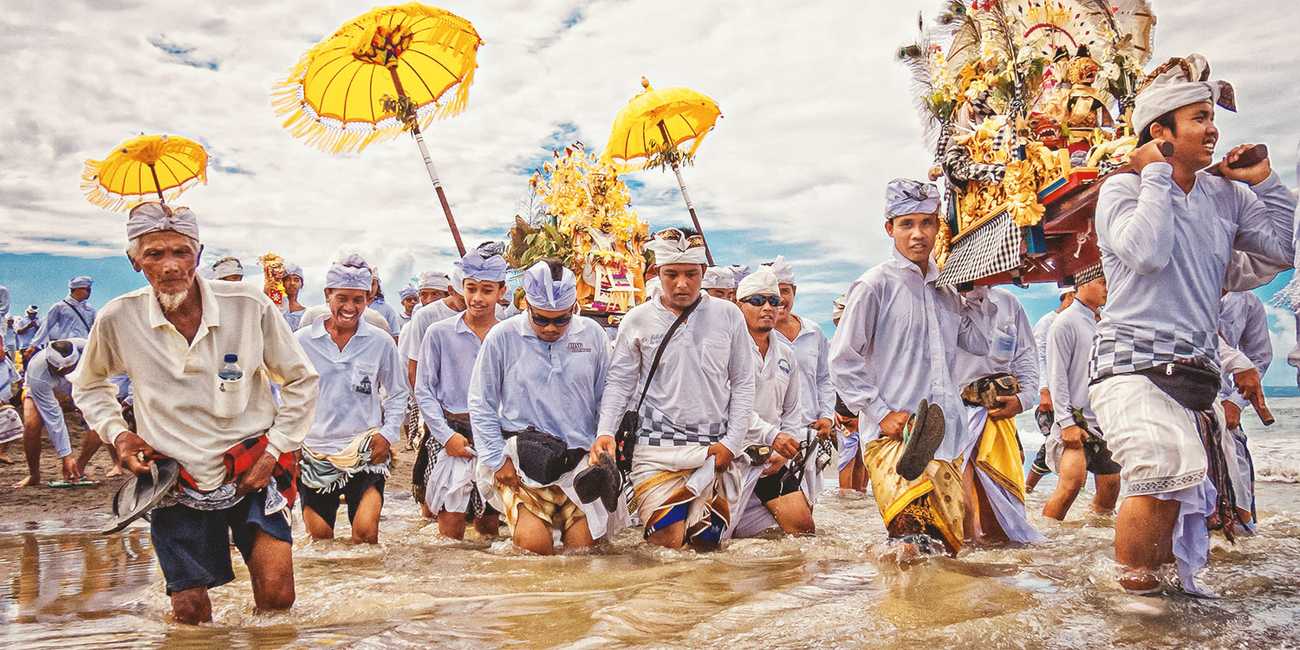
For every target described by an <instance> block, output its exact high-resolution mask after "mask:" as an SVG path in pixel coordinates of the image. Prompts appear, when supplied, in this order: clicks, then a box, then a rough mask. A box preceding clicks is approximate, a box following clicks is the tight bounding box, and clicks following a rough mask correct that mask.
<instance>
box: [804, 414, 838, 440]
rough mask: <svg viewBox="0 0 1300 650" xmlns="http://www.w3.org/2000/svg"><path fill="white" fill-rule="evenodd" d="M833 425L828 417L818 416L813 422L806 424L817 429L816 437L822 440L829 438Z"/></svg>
mask: <svg viewBox="0 0 1300 650" xmlns="http://www.w3.org/2000/svg"><path fill="white" fill-rule="evenodd" d="M833 426H835V423H834V422H831V419H830V418H818V419H817V420H816V421H815V422H813V423H812V424H810V425H808V427H809V428H810V429H815V430H816V431H817V437H818V438H821V439H822V440H830V439H831V434H832V433H833V430H832V428H831V427H833Z"/></svg>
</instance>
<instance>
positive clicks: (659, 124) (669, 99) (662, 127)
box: [601, 77, 722, 265]
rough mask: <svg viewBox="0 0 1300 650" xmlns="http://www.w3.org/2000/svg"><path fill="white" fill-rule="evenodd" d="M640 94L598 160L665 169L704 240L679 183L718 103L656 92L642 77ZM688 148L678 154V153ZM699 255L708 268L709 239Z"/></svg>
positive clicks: (676, 91) (685, 93) (680, 91)
mask: <svg viewBox="0 0 1300 650" xmlns="http://www.w3.org/2000/svg"><path fill="white" fill-rule="evenodd" d="M641 88H642V90H641V92H640V93H639V94H638V95H637V96H636V97H633V98H632V101H630V102H628V103H627V106H624V107H623V110H621V111H619V112H618V115H617V116H616V117H615V118H614V128H613V129H611V130H610V132H609V142H608V143H606V144H605V151H604V152H603V153H602V154H601V156H602V157H603V158H604V159H605V160H607V161H609V162H611V163H613V164H614V165H615V166H616V167H618V168H619V169H621V170H631V169H643V168H646V167H659V166H663V165H667V166H669V167H672V169H673V174H674V175H676V176H677V187H678V188H679V189H681V191H682V199H683V200H684V201H686V210H687V211H688V212H690V213H691V222H692V223H694V224H695V231H696V232H698V233H700V237H702V238H703V237H704V229H703V228H701V227H700V218H699V217H698V216H696V214H695V204H694V203H692V202H691V195H690V194H689V193H688V192H687V191H686V180H685V179H683V178H682V169H681V162H682V160H683V159H685V160H687V161H689V159H690V158H691V157H693V156H694V155H695V151H696V150H697V149H699V148H700V143H701V142H703V141H704V136H706V135H708V134H709V131H712V130H713V125H714V124H716V123H717V121H718V118H719V117H721V116H722V113H721V111H719V109H718V103H717V102H715V101H713V100H712V99H710V98H709V97H708V96H706V95H703V94H701V93H698V92H695V91H694V90H691V89H690V88H666V89H664V90H655V89H654V88H651V87H650V81H649V80H648V79H646V78H645V77H641ZM688 143H689V145H690V147H689V149H687V150H686V152H685V153H684V154H683V153H681V152H680V150H679V147H682V146H683V145H687V144H688ZM704 252H705V254H706V255H707V256H708V259H709V265H712V264H713V251H712V250H711V249H710V248H709V242H708V239H707V238H705V240H704Z"/></svg>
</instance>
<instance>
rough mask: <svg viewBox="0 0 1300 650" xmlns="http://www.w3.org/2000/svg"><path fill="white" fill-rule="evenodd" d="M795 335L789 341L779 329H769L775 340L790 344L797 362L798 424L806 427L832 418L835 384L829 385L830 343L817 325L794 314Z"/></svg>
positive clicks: (833, 414)
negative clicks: (796, 330)
mask: <svg viewBox="0 0 1300 650" xmlns="http://www.w3.org/2000/svg"><path fill="white" fill-rule="evenodd" d="M795 318H797V319H798V320H799V333H798V334H796V335H795V337H794V340H793V341H791V340H789V339H787V338H785V335H784V334H782V333H781V332H780V330H776V329H774V330H772V335H773V336H775V337H776V338H777V340H780V341H784V342H786V343H788V344H790V347H791V348H793V349H794V356H795V359H796V360H797V361H798V364H797V367H798V371H799V416H798V417H799V419H800V422H799V424H800V425H801V426H802V425H808V424H812V423H813V422H815V421H817V420H820V419H821V418H827V419H831V420H833V419H834V417H835V384H832V383H831V365H830V346H831V344H830V341H827V340H826V336H825V335H824V334H822V328H821V327H818V325H817V323H814V322H812V321H810V320H806V319H804V318H803V317H801V316H798V315H796V316H795Z"/></svg>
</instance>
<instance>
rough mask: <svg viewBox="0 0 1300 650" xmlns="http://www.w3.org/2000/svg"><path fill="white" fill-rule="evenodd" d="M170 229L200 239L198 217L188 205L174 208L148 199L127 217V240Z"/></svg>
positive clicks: (196, 239)
mask: <svg viewBox="0 0 1300 650" xmlns="http://www.w3.org/2000/svg"><path fill="white" fill-rule="evenodd" d="M168 230H170V231H173V232H178V233H180V234H182V235H185V236H186V237H189V238H190V239H193V240H195V241H198V239H199V220H198V217H195V216H194V212H192V211H191V210H190V209H189V208H186V207H178V208H172V207H171V206H167V205H163V204H162V203H159V202H157V201H146V202H144V203H141V204H140V205H137V206H135V207H134V208H131V214H130V216H128V217H127V218H126V238H127V241H130V240H132V239H138V238H140V237H143V236H145V235H147V234H149V233H151V232H164V231H168Z"/></svg>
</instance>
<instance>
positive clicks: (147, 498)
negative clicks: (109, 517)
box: [103, 458, 181, 535]
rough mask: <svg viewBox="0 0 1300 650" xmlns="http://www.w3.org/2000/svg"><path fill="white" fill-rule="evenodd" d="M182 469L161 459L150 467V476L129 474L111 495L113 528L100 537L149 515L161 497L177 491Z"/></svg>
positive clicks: (169, 461)
mask: <svg viewBox="0 0 1300 650" xmlns="http://www.w3.org/2000/svg"><path fill="white" fill-rule="evenodd" d="M180 474H181V466H180V463H177V462H176V460H175V459H172V458H161V459H158V460H155V461H153V462H152V463H150V465H149V473H148V474H143V475H136V474H132V475H131V476H130V477H129V478H127V479H126V480H125V481H123V482H122V485H121V487H119V488H117V494H114V495H113V518H114V521H113V525H112V526H110V527H108V528H106V529H104V531H103V534H105V535H111V534H113V533H116V532H118V531H120V530H122V529H123V528H126V527H127V526H129V525H131V522H133V521H135V520H136V519H139V518H140V517H143V516H145V515H146V514H148V512H149V511H150V510H153V509H154V506H156V505H158V503H159V502H160V501H162V500H163V497H165V496H167V495H168V494H169V493H171V491H172V490H174V489H175V488H176V481H177V479H179V478H180Z"/></svg>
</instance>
